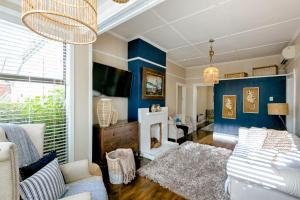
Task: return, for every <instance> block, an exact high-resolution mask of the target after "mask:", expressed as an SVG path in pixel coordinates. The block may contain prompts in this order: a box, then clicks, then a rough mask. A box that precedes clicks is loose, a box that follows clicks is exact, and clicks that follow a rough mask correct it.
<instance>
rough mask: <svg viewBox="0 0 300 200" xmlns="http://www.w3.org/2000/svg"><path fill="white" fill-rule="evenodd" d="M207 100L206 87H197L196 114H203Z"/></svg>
mask: <svg viewBox="0 0 300 200" xmlns="http://www.w3.org/2000/svg"><path fill="white" fill-rule="evenodd" d="M207 100H208V98H207V87H197V114H205V111H206V109H207V103H208V102H207Z"/></svg>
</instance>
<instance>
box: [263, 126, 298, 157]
mask: <svg viewBox="0 0 300 200" xmlns="http://www.w3.org/2000/svg"><path fill="white" fill-rule="evenodd" d="M262 148H263V149H274V150H277V151H278V152H280V153H286V152H289V151H290V150H291V149H292V142H291V140H290V139H289V137H288V132H287V131H277V130H272V129H269V130H268V133H267V137H266V139H265V140H264V144H263V147H262Z"/></svg>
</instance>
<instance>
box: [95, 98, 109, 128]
mask: <svg viewBox="0 0 300 200" xmlns="http://www.w3.org/2000/svg"><path fill="white" fill-rule="evenodd" d="M97 115H98V121H99V125H100V127H109V125H110V122H111V118H112V100H111V99H100V100H99V101H98V103H97Z"/></svg>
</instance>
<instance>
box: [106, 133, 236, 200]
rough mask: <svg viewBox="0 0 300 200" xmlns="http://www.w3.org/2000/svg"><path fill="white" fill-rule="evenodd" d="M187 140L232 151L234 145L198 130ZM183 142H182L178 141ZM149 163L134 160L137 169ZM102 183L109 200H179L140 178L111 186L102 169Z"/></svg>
mask: <svg viewBox="0 0 300 200" xmlns="http://www.w3.org/2000/svg"><path fill="white" fill-rule="evenodd" d="M188 140H190V141H194V142H197V143H200V144H208V145H213V146H216V147H223V148H227V149H231V150H232V149H233V148H234V146H235V144H234V143H231V142H226V141H223V140H222V141H221V140H216V139H215V140H214V139H213V134H212V132H208V131H201V130H198V131H197V132H194V133H192V134H190V135H189V136H188ZM181 142H184V141H180V143H181ZM148 162H150V161H149V160H148V159H145V158H139V159H137V160H136V165H137V168H139V167H140V166H143V165H145V164H147V163H148ZM103 174H104V182H105V186H106V189H107V192H108V196H109V199H110V200H179V199H184V198H182V197H181V196H179V195H177V194H175V193H173V192H171V191H169V190H168V189H165V188H163V187H161V186H160V185H159V184H157V183H154V182H152V181H151V180H149V179H146V178H144V177H141V176H137V177H136V179H135V180H134V181H133V182H131V183H130V184H128V185H113V184H111V183H109V180H108V173H107V170H105V169H103Z"/></svg>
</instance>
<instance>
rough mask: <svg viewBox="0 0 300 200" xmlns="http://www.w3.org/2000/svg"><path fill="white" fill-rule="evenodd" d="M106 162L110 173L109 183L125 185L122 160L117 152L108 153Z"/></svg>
mask: <svg viewBox="0 0 300 200" xmlns="http://www.w3.org/2000/svg"><path fill="white" fill-rule="evenodd" d="M106 160H107V166H108V173H109V181H110V182H111V183H112V184H122V183H123V172H122V168H121V165H120V159H119V158H118V155H117V152H116V151H111V152H109V153H106Z"/></svg>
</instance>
